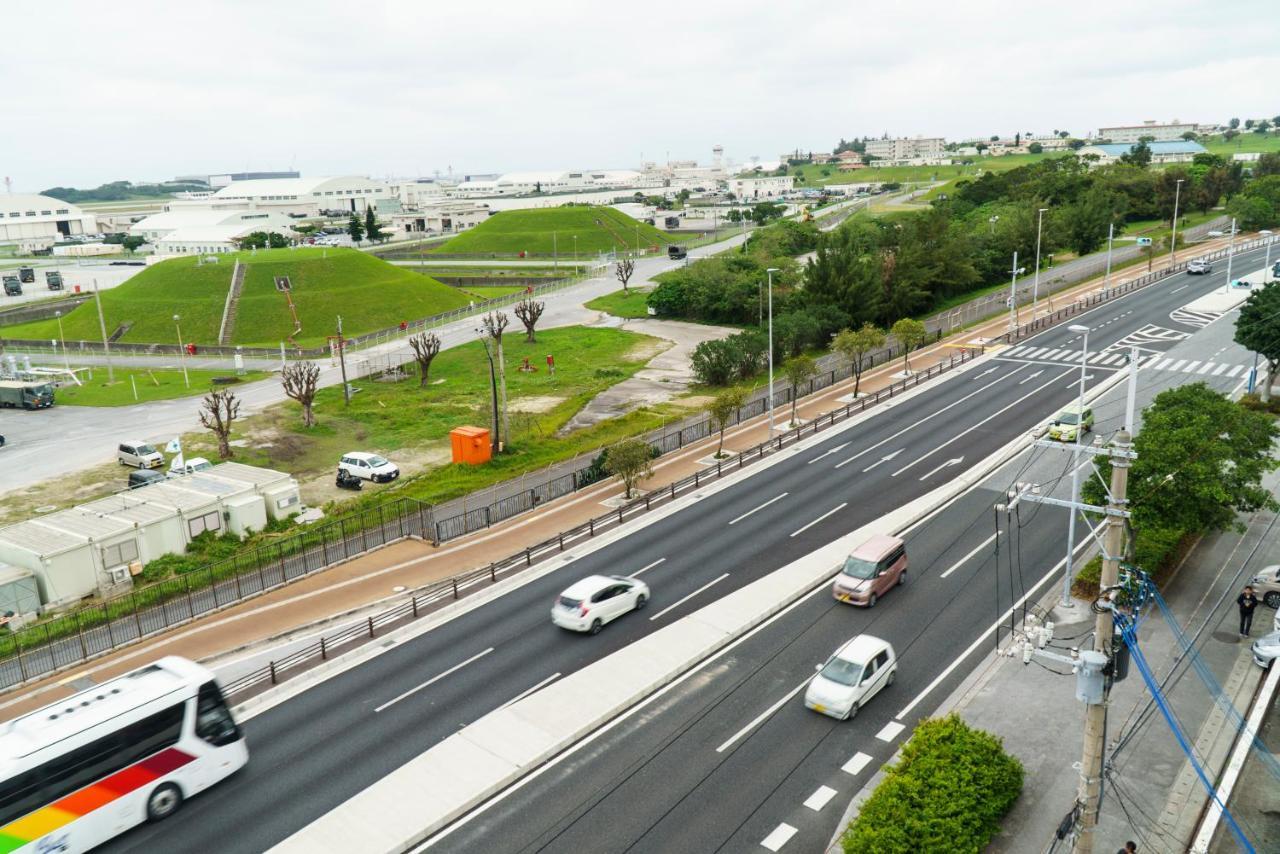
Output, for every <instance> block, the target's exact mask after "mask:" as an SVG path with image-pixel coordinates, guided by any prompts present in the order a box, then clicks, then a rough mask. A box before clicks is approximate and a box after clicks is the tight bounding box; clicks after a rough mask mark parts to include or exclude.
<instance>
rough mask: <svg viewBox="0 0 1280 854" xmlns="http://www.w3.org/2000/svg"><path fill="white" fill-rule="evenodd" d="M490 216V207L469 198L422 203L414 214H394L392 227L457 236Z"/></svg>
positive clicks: (396, 229)
mask: <svg viewBox="0 0 1280 854" xmlns="http://www.w3.org/2000/svg"><path fill="white" fill-rule="evenodd" d="M490 213H491V211H490V210H489V206H488V205H485V204H480V203H477V202H473V201H469V200H465V199H456V200H453V201H439V202H435V203H431V204H421V203H420V204H419V205H418V206H417V209H416V210H414V211H405V212H402V213H397V214H392V215H391V227H392V229H393V230H395V231H403V232H406V233H411V234H412V233H417V232H431V233H434V234H456V233H457V232H459V231H466V230H467V229H468V228H472V227H473V226H476V225H479V224H480V223H482V222H484V221H485V220H486V219H488V218H489V214H490Z"/></svg>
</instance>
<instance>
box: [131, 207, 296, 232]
mask: <svg viewBox="0 0 1280 854" xmlns="http://www.w3.org/2000/svg"><path fill="white" fill-rule="evenodd" d="M246 217H250V218H252V221H253V222H257V223H263V222H273V223H281V224H284V223H288V222H289V221H290V220H289V218H288V217H287V216H285V215H284V214H280V213H275V212H272V211H263V210H249V209H247V208H241V209H239V210H236V209H229V208H179V209H177V210H169V211H164V212H163V213H158V214H152V215H151V216H149V217H144V218H143V219H140V220H138V221H137V222H135V223H134V224H133V225H132V226H130V227H129V230H130V231H131V232H133V233H134V234H137V233H139V232H142V231H174V230H176V229H179V228H200V227H203V226H213V225H238V224H239V223H241V222H242V221H244V220H245V218H246Z"/></svg>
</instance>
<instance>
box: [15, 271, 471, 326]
mask: <svg viewBox="0 0 1280 854" xmlns="http://www.w3.org/2000/svg"><path fill="white" fill-rule="evenodd" d="M219 257H220V259H221V260H220V261H219V263H217V264H203V265H197V263H196V261H197V259H196V258H194V257H193V258H174V259H171V260H168V261H162V262H161V263H159V264H156V265H154V266H151V267H148V268H147V269H145V270H143V271H141V272H140V273H138V275H136V276H134V277H133V278H131V279H129V280H128V281H127V282H124V283H123V284H121V285H118V286H117V287H115V288H112V289H111V290H108V291H103V292H102V295H101V299H102V313H103V316H104V317H105V319H106V324H107V332H108V333H111V332H112V331H113V330H115V329H116V328H117V326H118V325H120V324H122V323H129V324H131V326H130V327H129V330H128V331H127V332H126V333H125V334H124V335H123V336H121V338H120V340H121V341H125V342H131V343H132V342H136V343H147V342H163V343H169V342H171V341H173V342H176V341H177V335H178V333H177V331H176V330H175V328H174V322H173V315H174V314H178V315H180V316H181V327H182V337H183V340H185V341H192V342H195V343H197V344H213V343H216V342H217V338H218V328H219V326H220V325H221V323H222V309H223V305H224V303H225V301H226V298H227V289H228V288H229V287H230V284H231V274H232V271H233V269H234V268H235V261H236V259H237V258H238V259H239V260H240V262H241V263H242V264H245V265H247V267H248V270H247V272H246V274H245V281H244V290H243V291H242V293H241V297H240V306H239V310H238V312H237V321H236V327H235V331H234V334H233V336H232V341H233V342H234V343H236V344H251V345H252V344H258V345H265V346H271V345H274V344H277V343H279V342H280V341H283V340H285V339H286V338H287V336H288V335H289V334H290V333H291V332H292V331H293V328H294V325H293V318H292V315H291V314H290V311H289V304H288V301H287V300H286V299H285V295H284V294H283V293H281V292H280V291H277V290H276V288H275V282H274V277H275V276H288V277H289V279H290V282H291V283H292V285H293V291H292V297H293V303H294V306H295V308H296V310H297V312H298V319H299V320H300V321H301V322H302V331H301V333H300V334H299V335H298V336H297V339H296V340H297V342H298V343H299V344H301V345H304V346H313V345H315V344H318V343H322V342H323V341H324V340H325V336H327V335H331V334H333V333H334V328H335V324H336V320H337V315H339V314H341V315H342V317H343V331H344V332H345V333H346V334H347V335H358V334H360V333H362V332H371V331H373V330H375V329H381V328H384V327H387V326H393V325H395V324H397V323H399V322H400V321H402V320H415V319H418V318H422V317H427V316H430V315H433V314H439V313H441V312H444V311H449V310H451V309H454V308H460V307H462V306H464V305H466V304H467V302H468V298H467V297H466V296H464V295H463V294H460V293H458V292H457V291H456V290H455V289H453V288H450V287H448V286H447V285H443V284H441V283H440V282H437V281H436V280H435V279H432V278H431V277H429V276H423V275H421V274H419V273H416V272H412V271H409V270H405V269H401V268H399V267H396V266H394V265H392V264H388V263H387V262H385V261H382V260H380V259H378V258H375V257H373V256H371V255H368V254H366V253H364V252H358V251H356V250H354V249H335V248H330V249H274V250H270V251H263V252H257V253H254V254H251V253H247V252H239V253H235V254H231V255H222V256H219ZM62 326H63V333H64V335H65V336H66V339H67V341H68V342H74V341H81V340H85V341H98V340H100V339H101V332H100V331H99V327H98V312H97V307H96V306H95V305H94V302H93V301H92V300H90V301H89V302H86V303H84V304H83V305H81V306H80V307H79V308H76V309H74V310H73V311H71V312H69V313H68V314H67V315H65V316H64V317H63V318H62ZM3 334H4V335H5V336H7V337H10V338H32V339H37V338H56V337H57V336H58V325H57V321H56V320H43V321H36V322H33V323H23V324H19V325H15V326H9V327H5V328H4V329H3Z"/></svg>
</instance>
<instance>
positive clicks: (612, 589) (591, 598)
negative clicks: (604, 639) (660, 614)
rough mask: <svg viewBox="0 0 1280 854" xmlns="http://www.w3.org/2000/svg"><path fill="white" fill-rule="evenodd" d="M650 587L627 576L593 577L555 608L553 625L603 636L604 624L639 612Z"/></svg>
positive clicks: (560, 598) (569, 592)
mask: <svg viewBox="0 0 1280 854" xmlns="http://www.w3.org/2000/svg"><path fill="white" fill-rule="evenodd" d="M648 601H649V585H647V584H645V583H644V582H643V581H639V580H637V579H634V578H627V577H626V576H625V575H592V576H588V577H587V578H584V579H582V580H581V581H578V582H575V583H574V584H571V585H570V586H569V588H568V589H567V590H565V591H564V592H563V593H561V594H560V595H559V596H557V597H556V601H555V603H554V604H552V606H551V622H553V623H555V624H556V625H557V626H559V627H560V628H562V629H568V630H569V631H571V632H590V633H591V634H593V635H595V634H599V633H600V630H601V629H602V628H604V624H605V623H608V622H610V621H611V620H616V619H617V618H618V617H621V616H622V615H623V614H627V613H630V612H631V611H639V610H640V609H642V608H644V606H645V603H646V602H648Z"/></svg>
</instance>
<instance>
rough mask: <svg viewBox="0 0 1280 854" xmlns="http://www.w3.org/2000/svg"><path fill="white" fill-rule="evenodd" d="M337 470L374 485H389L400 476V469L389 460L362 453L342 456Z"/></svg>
mask: <svg viewBox="0 0 1280 854" xmlns="http://www.w3.org/2000/svg"><path fill="white" fill-rule="evenodd" d="M338 470H339V471H345V472H346V473H347V474H351V475H355V476H356V477H358V478H360V479H361V480H369V481H372V482H374V483H390V482H391V481H393V480H395V479H396V478H398V477H399V476H400V469H399V468H397V467H396V464H395V463H393V462H391V460H389V459H387V458H386V457H380V456H378V455H377V454H370V453H366V452H364V451H351V452H349V453H346V454H343V455H342V460H341V461H340V462H339V463H338Z"/></svg>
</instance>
